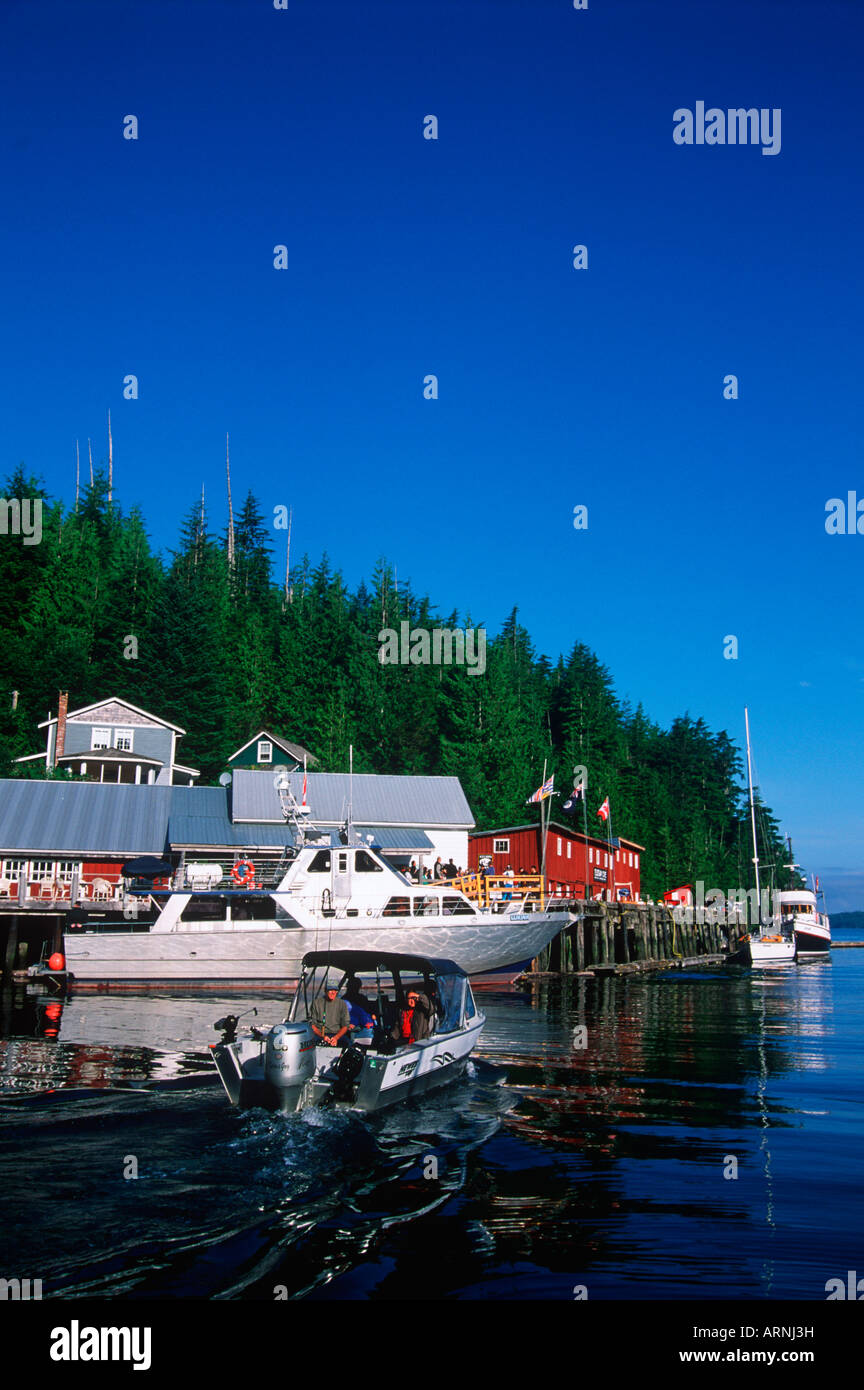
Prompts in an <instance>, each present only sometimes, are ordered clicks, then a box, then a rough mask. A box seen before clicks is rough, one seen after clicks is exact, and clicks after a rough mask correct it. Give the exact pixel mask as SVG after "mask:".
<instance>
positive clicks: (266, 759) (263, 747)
mask: <svg viewBox="0 0 864 1390" xmlns="http://www.w3.org/2000/svg"><path fill="white" fill-rule="evenodd" d="M258 761H259V763H272V761H273V744H272V743H269V742H268V741H267V739H266V738H262V739H259V740H258Z"/></svg>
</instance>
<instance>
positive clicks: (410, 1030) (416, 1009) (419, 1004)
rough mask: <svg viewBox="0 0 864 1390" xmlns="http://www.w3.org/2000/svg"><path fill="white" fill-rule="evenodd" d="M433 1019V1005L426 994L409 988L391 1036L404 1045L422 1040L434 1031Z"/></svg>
mask: <svg viewBox="0 0 864 1390" xmlns="http://www.w3.org/2000/svg"><path fill="white" fill-rule="evenodd" d="M431 1021H432V1005H431V1004H430V1003H429V1000H428V999H427V998H426V995H425V994H420V992H419V991H418V990H416V989H409V991H408V994H407V996H406V999H405V1007H404V1008H403V1009H402V1010H401V1011H400V1013H399V1019H398V1021H397V1022H396V1024H395V1025H394V1027H393V1031H392V1033H391V1037H394V1038H395V1039H396V1041H397V1042H398V1043H401V1044H402V1045H403V1047H404V1046H406V1045H407V1044H408V1043H412V1042H420V1040H421V1039H422V1038H428V1037H429V1035H430V1033H431V1031H432V1027H431Z"/></svg>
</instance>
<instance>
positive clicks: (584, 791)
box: [582, 777, 591, 902]
mask: <svg viewBox="0 0 864 1390" xmlns="http://www.w3.org/2000/svg"><path fill="white" fill-rule="evenodd" d="M582 824H583V826H584V828H585V845H584V847H583V854H584V855H585V900H586V902H590V901H591V884H590V883H589V882H588V779H587V777H586V779H585V781H584V782H583V783H582Z"/></svg>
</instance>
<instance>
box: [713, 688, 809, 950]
mask: <svg viewBox="0 0 864 1390" xmlns="http://www.w3.org/2000/svg"><path fill="white" fill-rule="evenodd" d="M744 729H745V734H746V739H747V790H748V793H749V800H750V828H751V833H752V836H753V869H754V872H755V875H756V903H757V917H758V925H757V926H756V927H755V928H754V929H753V930H752V931H749V932H745V933H744V934H743V935H742V936H740V937H739V938H738V940H737V942H736V943H735V945H734V946H733V947H732V949H731V951H730V954H729V956H728V958H727V959H728V961H729V963H730V964H735V965H788V964H789V963H790V962H792V961H794V960H795V937H794V934H793V932H792V928H791V926H790V925H789V924H788V923H786V922H783V921H782V920H781V921H780V922H779V923H777V922H773V921H770V920H769V919H767V918H766V916H765V915H763V909H762V888H761V885H760V882H759V845H758V841H757V838H756V808H755V802H754V800H753V764H752V758H751V753H750V716H749V713H748V711H747V710H746V709H745V710H744Z"/></svg>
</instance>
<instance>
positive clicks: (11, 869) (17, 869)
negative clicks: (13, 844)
mask: <svg viewBox="0 0 864 1390" xmlns="http://www.w3.org/2000/svg"><path fill="white" fill-rule="evenodd" d="M26 869H27V860H26V859H4V861H3V877H4V878H5V879H7V880H9V881H10V882H13V883H14V882H15V881H16V880H17V879H20V878H23V876H24V874H25V872H26Z"/></svg>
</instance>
